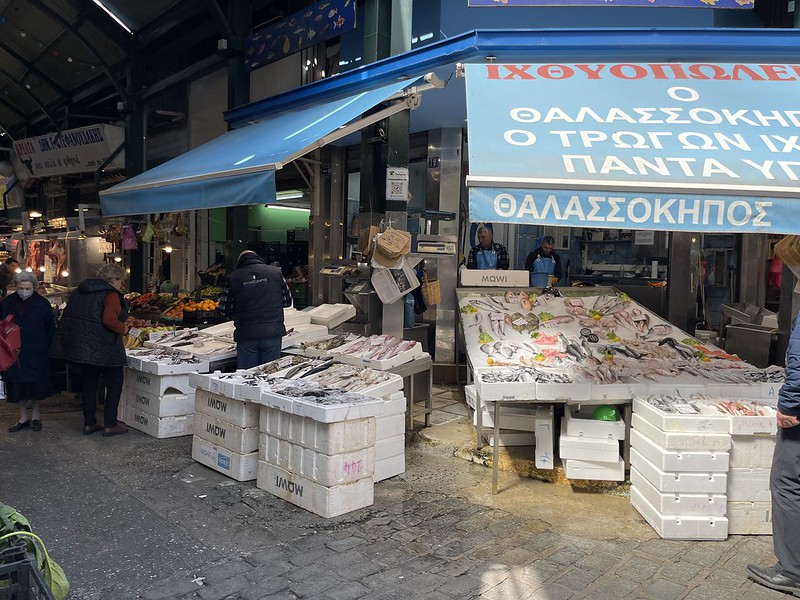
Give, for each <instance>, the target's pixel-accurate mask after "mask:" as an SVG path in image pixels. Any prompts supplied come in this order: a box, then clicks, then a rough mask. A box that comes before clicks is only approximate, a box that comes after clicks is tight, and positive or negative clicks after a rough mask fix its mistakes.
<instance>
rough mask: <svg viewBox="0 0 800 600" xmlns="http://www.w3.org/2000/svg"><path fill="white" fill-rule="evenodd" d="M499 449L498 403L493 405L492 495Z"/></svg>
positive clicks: (494, 486)
mask: <svg viewBox="0 0 800 600" xmlns="http://www.w3.org/2000/svg"><path fill="white" fill-rule="evenodd" d="M499 448H500V403H499V402H495V403H494V438H493V439H492V494H497V455H498V454H499Z"/></svg>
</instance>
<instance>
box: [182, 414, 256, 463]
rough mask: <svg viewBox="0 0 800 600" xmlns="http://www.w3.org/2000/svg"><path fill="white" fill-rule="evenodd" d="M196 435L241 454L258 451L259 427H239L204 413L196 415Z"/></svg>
mask: <svg viewBox="0 0 800 600" xmlns="http://www.w3.org/2000/svg"><path fill="white" fill-rule="evenodd" d="M194 434H195V435H197V436H200V437H201V438H203V439H204V440H208V441H209V442H213V443H214V444H216V445H217V446H221V447H223V448H227V449H228V450H232V451H234V452H238V453H239V454H247V453H249V452H255V451H256V450H258V427H238V426H237V425H234V424H233V423H228V422H227V421H223V420H222V419H216V418H214V417H210V416H208V415H207V414H205V413H202V412H197V413H195V414H194Z"/></svg>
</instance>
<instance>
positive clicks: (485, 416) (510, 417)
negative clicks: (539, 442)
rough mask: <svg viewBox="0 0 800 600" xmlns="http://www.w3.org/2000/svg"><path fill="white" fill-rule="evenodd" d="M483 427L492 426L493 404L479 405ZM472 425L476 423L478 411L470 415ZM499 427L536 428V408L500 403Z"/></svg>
mask: <svg viewBox="0 0 800 600" xmlns="http://www.w3.org/2000/svg"><path fill="white" fill-rule="evenodd" d="M481 408H482V409H483V410H482V412H481V417H482V423H481V425H482V426H483V427H494V404H491V405H490V406H486V405H483V406H482V407H481ZM472 422H473V424H474V425H477V424H478V413H477V412H475V414H473V415H472ZM500 429H514V430H516V431H534V430H535V429H536V409H535V408H533V407H524V406H508V405H503V404H501V405H500Z"/></svg>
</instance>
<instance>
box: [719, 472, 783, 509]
mask: <svg viewBox="0 0 800 600" xmlns="http://www.w3.org/2000/svg"><path fill="white" fill-rule="evenodd" d="M769 474H770V469H758V468H754V469H748V468H742V467H737V468H734V469H731V470H730V471H728V500H729V501H730V502H769V501H770V499H771V498H772V496H771V494H770V491H769Z"/></svg>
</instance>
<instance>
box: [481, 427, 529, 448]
mask: <svg viewBox="0 0 800 600" xmlns="http://www.w3.org/2000/svg"><path fill="white" fill-rule="evenodd" d="M493 431H494V430H492V429H487V430H484V432H483V437H484V438H485V439H486V442H487V443H488V444H489V445H490V446H494V434H493V433H492V432H493ZM497 439H498V446H535V445H536V435H534V433H533V432H528V431H508V430H505V429H501V430H500V435H499V436H498V438H497Z"/></svg>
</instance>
